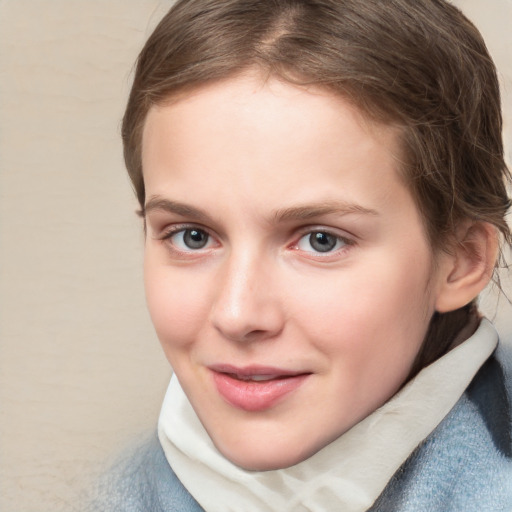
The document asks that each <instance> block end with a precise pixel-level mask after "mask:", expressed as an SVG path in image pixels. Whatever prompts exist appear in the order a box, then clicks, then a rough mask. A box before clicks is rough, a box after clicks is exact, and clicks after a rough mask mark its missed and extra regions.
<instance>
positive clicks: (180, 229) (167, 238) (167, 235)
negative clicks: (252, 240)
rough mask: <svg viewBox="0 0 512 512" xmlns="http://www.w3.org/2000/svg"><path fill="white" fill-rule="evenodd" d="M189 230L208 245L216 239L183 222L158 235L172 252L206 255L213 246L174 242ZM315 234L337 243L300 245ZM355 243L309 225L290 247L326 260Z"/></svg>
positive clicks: (314, 257) (311, 256)
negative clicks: (323, 248) (321, 247)
mask: <svg viewBox="0 0 512 512" xmlns="http://www.w3.org/2000/svg"><path fill="white" fill-rule="evenodd" d="M187 231H188V232H193V231H197V232H198V233H201V234H203V236H204V235H206V236H207V237H208V238H207V240H206V242H205V245H208V244H210V242H211V241H212V240H215V238H214V237H213V235H211V234H210V233H209V231H208V230H207V229H205V228H203V227H202V226H198V225H193V224H190V225H189V224H181V225H175V226H172V227H171V228H169V229H167V230H166V231H165V232H164V233H163V234H162V235H161V236H160V237H158V239H159V240H161V241H163V242H164V243H165V244H166V246H167V248H168V249H169V250H170V251H171V252H172V253H174V254H176V255H178V256H180V255H181V256H183V257H189V258H190V257H198V256H200V255H204V251H208V250H209V249H211V247H206V248H204V247H198V248H196V249H194V248H192V247H189V248H188V249H182V248H179V247H177V246H176V244H175V243H173V242H172V238H173V237H174V236H176V235H177V234H179V233H183V236H185V234H186V233H187ZM314 235H320V236H323V239H322V238H317V241H318V242H319V243H324V242H325V240H326V238H327V239H328V237H331V240H332V239H334V243H335V245H334V246H333V247H330V248H328V250H326V251H317V250H314V247H313V250H306V249H303V248H301V247H300V244H301V241H302V240H303V239H306V238H307V237H309V244H310V247H312V242H314V240H312V237H313V236H314ZM322 240H323V241H322ZM217 244H218V242H217ZM339 244H342V245H341V247H336V246H338V245H339ZM353 245H355V241H354V240H353V239H351V238H347V237H345V236H341V235H339V234H336V233H334V232H333V231H332V230H329V229H326V228H322V227H313V226H308V227H307V228H304V229H303V230H301V233H300V236H299V238H298V239H297V238H296V241H295V242H293V243H292V244H290V245H289V246H288V247H289V248H290V249H292V250H295V251H300V252H302V253H303V254H307V255H308V257H309V258H312V259H321V260H326V259H328V258H329V257H333V256H339V255H340V254H341V253H343V252H345V251H347V250H348V249H349V248H350V246H353Z"/></svg>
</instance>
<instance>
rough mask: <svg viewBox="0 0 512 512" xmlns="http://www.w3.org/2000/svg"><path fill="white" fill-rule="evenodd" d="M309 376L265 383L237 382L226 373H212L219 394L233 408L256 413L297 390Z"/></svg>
mask: <svg viewBox="0 0 512 512" xmlns="http://www.w3.org/2000/svg"><path fill="white" fill-rule="evenodd" d="M308 377H309V374H303V375H295V376H290V377H285V378H281V379H272V380H266V381H247V380H238V379H235V378H234V377H232V376H231V375H228V374H226V373H220V372H215V371H214V372H213V380H214V382H215V385H216V387H217V390H218V392H219V394H220V395H221V396H222V398H224V400H226V402H228V403H229V404H231V405H232V406H234V407H237V408H238V409H243V410H244V411H250V412H256V411H263V410H265V409H269V408H270V407H272V406H273V405H275V404H277V403H278V402H279V401H280V400H281V399H282V398H284V397H285V396H286V395H288V394H289V393H292V392H293V391H295V390H297V389H298V388H299V387H300V386H301V385H302V384H303V383H304V381H305V380H306V379H307V378H308Z"/></svg>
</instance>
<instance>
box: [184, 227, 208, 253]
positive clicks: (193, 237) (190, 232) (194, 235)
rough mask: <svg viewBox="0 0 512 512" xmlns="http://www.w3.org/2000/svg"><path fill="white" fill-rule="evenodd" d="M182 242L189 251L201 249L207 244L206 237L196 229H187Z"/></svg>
mask: <svg viewBox="0 0 512 512" xmlns="http://www.w3.org/2000/svg"><path fill="white" fill-rule="evenodd" d="M183 241H184V242H185V245H186V246H187V247H189V248H190V249H202V248H203V247H204V246H205V245H206V243H207V242H208V235H207V234H206V233H205V232H204V231H200V230H198V229H187V230H186V231H185V234H184V235H183Z"/></svg>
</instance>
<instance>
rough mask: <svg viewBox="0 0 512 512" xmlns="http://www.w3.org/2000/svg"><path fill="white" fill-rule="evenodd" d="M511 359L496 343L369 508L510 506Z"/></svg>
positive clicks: (447, 510)
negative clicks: (453, 402) (451, 407)
mask: <svg viewBox="0 0 512 512" xmlns="http://www.w3.org/2000/svg"><path fill="white" fill-rule="evenodd" d="M511 361H512V354H511V347H510V346H506V345H502V346H500V347H499V348H498V350H497V351H496V352H495V353H494V354H493V355H492V356H491V357H490V358H489V359H488V360H487V361H486V362H485V363H484V365H483V366H482V368H481V369H480V370H479V371H478V373H477V374H476V375H475V377H474V379H473V380H472V382H471V384H470V385H469V386H468V388H467V389H466V391H465V392H464V394H463V395H462V397H461V398H460V399H459V401H458V402H457V404H456V405H455V406H454V408H453V409H452V410H451V411H450V413H449V414H448V415H447V416H446V417H445V418H444V420H443V421H442V422H441V423H440V424H439V426H438V427H437V428H436V429H435V430H434V431H433V432H432V434H431V435H430V436H428V437H427V438H426V439H425V441H424V442H423V443H422V444H421V445H420V446H419V447H418V448H417V449H416V450H415V451H414V452H413V453H412V455H411V456H410V457H409V458H408V459H407V460H406V462H405V463H404V464H403V465H402V466H401V467H400V469H399V470H398V471H397V473H396V474H395V475H394V476H393V478H392V479H391V481H390V482H389V484H388V485H387V487H386V488H385V489H384V491H383V493H382V494H381V496H380V497H379V499H378V500H377V501H376V503H375V504H374V506H373V507H372V509H371V510H372V511H375V512H377V511H378V512H387V511H390V512H391V511H393V512H402V511H403V512H406V511H407V512H420V511H421V512H424V511H429V512H430V511H432V512H434V511H443V512H456V511H460V510H464V511H466V512H480V511H482V510H494V511H504V512H505V511H510V510H512V414H511V411H512V400H511V396H512V379H511V372H510V370H511V368H512V366H511V365H510V363H511Z"/></svg>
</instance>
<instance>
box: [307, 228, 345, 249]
mask: <svg viewBox="0 0 512 512" xmlns="http://www.w3.org/2000/svg"><path fill="white" fill-rule="evenodd" d="M345 245H347V241H346V240H344V239H343V238H341V237H339V236H336V235H333V234H332V233H329V232H327V231H312V232H310V233H308V234H307V235H304V236H303V237H301V239H300V240H299V241H298V243H297V248H298V249H299V250H301V251H305V252H320V253H326V252H332V251H335V250H337V249H341V248H342V247H344V246H345Z"/></svg>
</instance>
